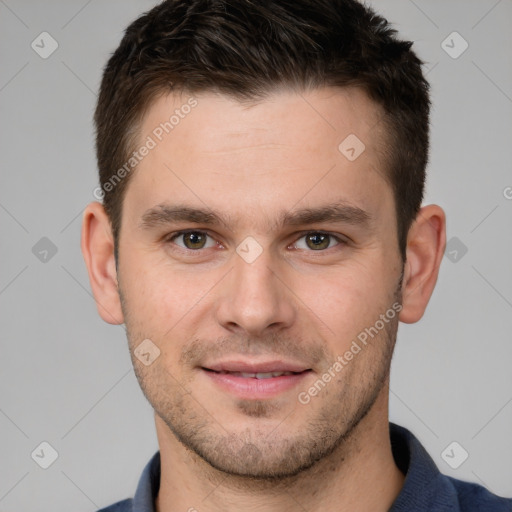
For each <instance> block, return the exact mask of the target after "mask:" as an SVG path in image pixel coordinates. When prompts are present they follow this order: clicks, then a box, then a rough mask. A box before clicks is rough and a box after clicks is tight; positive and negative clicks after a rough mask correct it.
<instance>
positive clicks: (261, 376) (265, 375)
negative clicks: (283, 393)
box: [221, 372, 293, 379]
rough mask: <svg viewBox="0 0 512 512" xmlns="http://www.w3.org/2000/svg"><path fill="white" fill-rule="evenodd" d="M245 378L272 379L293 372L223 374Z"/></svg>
mask: <svg viewBox="0 0 512 512" xmlns="http://www.w3.org/2000/svg"><path fill="white" fill-rule="evenodd" d="M221 373H229V374H231V375H236V376H237V377H238V376H239V377H243V378H244V379H271V378H272V377H281V376H282V375H293V372H266V373H263V372H260V373H246V372H221Z"/></svg>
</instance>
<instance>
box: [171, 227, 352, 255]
mask: <svg viewBox="0 0 512 512" xmlns="http://www.w3.org/2000/svg"><path fill="white" fill-rule="evenodd" d="M189 233H199V234H201V235H206V236H208V237H210V238H212V239H214V238H213V236H211V235H210V234H209V233H208V232H207V231H201V230H198V229H187V230H183V231H176V232H174V233H171V234H169V235H168V236H166V237H165V239H164V242H165V243H166V244H171V243H173V242H174V240H175V239H176V238H179V237H180V236H184V235H187V234H189ZM312 234H314V235H325V236H329V237H330V238H332V239H334V240H335V241H336V242H338V243H337V244H336V245H335V246H334V247H328V248H327V249H319V250H318V251H315V250H312V249H311V250H309V251H307V252H311V253H315V252H327V251H328V250H329V249H334V248H335V247H338V246H343V245H346V244H347V240H344V239H343V238H341V237H339V236H336V235H334V234H333V233H329V232H327V231H314V230H310V231H302V232H301V233H299V235H300V236H299V237H298V238H297V239H296V241H295V242H294V244H296V243H297V241H299V240H300V239H301V238H304V237H305V236H306V235H312ZM177 247H178V249H179V250H182V251H185V252H188V253H198V254H199V253H201V252H202V251H203V250H206V249H211V247H206V248H201V249H188V248H187V247H181V246H177ZM297 250H304V249H297Z"/></svg>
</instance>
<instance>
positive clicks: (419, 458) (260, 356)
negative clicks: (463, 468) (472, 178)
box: [82, 0, 512, 512]
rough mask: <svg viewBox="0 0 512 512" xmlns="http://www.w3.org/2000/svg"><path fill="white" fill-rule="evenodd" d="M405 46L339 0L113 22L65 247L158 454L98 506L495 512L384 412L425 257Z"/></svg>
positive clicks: (416, 308)
mask: <svg viewBox="0 0 512 512" xmlns="http://www.w3.org/2000/svg"><path fill="white" fill-rule="evenodd" d="M410 47H411V43H409V42H405V41H400V40H399V39H398V38H397V37H396V34H395V32H394V31H393V30H392V29H391V28H390V27H389V25H388V24H387V22H386V21H385V20H384V19H383V18H381V17H379V16H377V15H376V14H375V13H374V12H372V11H371V10H370V9H369V8H367V7H364V6H363V5H362V4H360V3H358V2H356V1H355V0H330V1H329V0H324V1H314V2H313V1H307V0H299V1H286V0H280V1H275V2H251V1H250V0H240V1H232V2H231V1H222V0H217V1H212V0H210V1H206V0H198V1H194V2H187V1H185V0H183V1H180V0H174V1H167V2H163V3H162V4H160V5H158V6H157V7H155V8H154V9H152V10H151V11H149V12H148V13H146V14H145V15H143V16H142V17H141V18H139V19H138V20H136V21H135V22H134V23H132V25H130V26H129V27H128V29H127V31H126V33H125V36H124V38H123V40H122V42H121V44H120V46H119V48H118V49H117V50H116V52H115V53H114V54H113V56H112V57H111V59H110V60H109V62H108V64H107V66H106V68H105V72H104V76H103V81H102V84H101V91H100V96H99V100H98V105H97V109H96V113H95V122H96V127H97V156H98V165H99V172H100V184H101V187H100V188H99V189H98V196H104V197H103V204H100V203H92V204H90V205H89V206H88V207H87V209H86V211H85V214H84V219H83V234H82V250H83V253H84V257H85V261H86V264H87V268H88V271H89V276H90V282H91V286H92V290H93V292H94V295H95V298H96V301H97V305H98V311H99V313H100V315H101V316H102V318H103V319H104V320H105V321H107V322H109V323H112V324H120V323H124V324H125V326H126V330H127V335H128V342H129V348H130V354H131V357H132V362H133V365H134V369H135V373H136V375H137V378H138V380H139V383H140V385H141V388H142V390H143V392H144V394H145V396H146V397H147V399H148V400H149V402H150V403H151V405H152V406H153V408H154V410H155V423H156V430H157V437H158V442H159V447H160V450H159V452H157V453H156V454H155V455H154V456H153V458H152V459H151V461H150V462H149V463H148V465H147V466H146V468H145V469H144V472H143V474H142V477H141V480H140V483H139V485H138V488H137V490H136V493H135V497H134V499H133V500H132V499H127V500H124V501H122V502H119V503H117V504H116V505H112V506H111V507H107V508H105V509H103V510H104V511H114V510H115V511H137V512H142V511H157V512H175V511H187V510H188V511H195V510H198V511H200V512H203V511H205V512H209V511H239V510H261V511H288V510H289V511H292V510H294V511H295V510H305V511H308V512H316V511H319V510H325V509H329V510H339V511H350V512H358V511H375V512H380V511H382V512H384V511H388V510H391V511H393V512H397V511H448V510H450V511H470V510H482V511H483V510H485V511H490V512H494V511H510V510H512V500H510V499H505V498H500V497H498V496H495V495H493V494H491V493H490V492H489V491H487V490H486V489H484V488H483V487H481V486H478V485H476V484H471V483H467V482H462V481H459V480H455V479H452V478H449V477H447V476H444V475H441V473H439V471H438V469H437V468H436V466H435V464H434V462H433V461H432V459H431V458H430V457H429V455H428V454H427V453H426V452H425V450H424V448H423V447H422V446H421V444H420V443H419V442H418V440H417V439H416V438H415V437H414V436H413V434H412V433H411V432H409V431H408V430H406V429H404V428H402V427H399V426H398V425H394V424H392V423H390V422H389V418H388V395H389V387H388V386H389V371H390V362H391V357H392V353H393V349H394V345H395V340H396V334H397V329H398V322H399V321H402V322H405V323H413V322H417V321H418V320H419V319H420V318H421V317H422V315H423V313H424V311H425V308H426V306H427V303H428V301H429V299H430V296H431V294H432V291H433V289H434V286H435V283H436V280H437V276H438V270H439V266H440V262H441V259H442V255H443V252H444V248H445V216H444V212H443V210H442V209H441V208H440V207H439V206H436V205H428V206H423V207H421V202H422V198H423V189H424V182H425V167H426V163H427V159H428V120H429V96H428V83H427V82H426V80H425V78H424V76H423V75H422V71H421V61H420V60H419V59H418V58H417V56H416V55H415V54H414V53H413V52H412V51H411V49H410Z"/></svg>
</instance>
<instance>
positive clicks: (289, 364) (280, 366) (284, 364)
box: [203, 360, 310, 378]
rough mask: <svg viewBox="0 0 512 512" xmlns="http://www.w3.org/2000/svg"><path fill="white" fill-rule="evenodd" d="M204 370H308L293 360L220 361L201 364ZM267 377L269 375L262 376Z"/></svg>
mask: <svg viewBox="0 0 512 512" xmlns="http://www.w3.org/2000/svg"><path fill="white" fill-rule="evenodd" d="M203 368H204V369H205V370H211V371H214V372H218V373H244V374H255V375H257V374H272V373H280V374H282V373H302V372H304V371H307V370H309V369H310V368H308V367H307V366H306V365H304V364H301V363H297V362H293V361H278V360H274V361H262V362H258V363H257V362H253V361H220V362H216V363H212V364H206V365H204V366H203ZM262 378H269V377H262Z"/></svg>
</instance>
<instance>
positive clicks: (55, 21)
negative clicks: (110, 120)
mask: <svg viewBox="0 0 512 512" xmlns="http://www.w3.org/2000/svg"><path fill="white" fill-rule="evenodd" d="M373 4H374V6H375V7H376V8H377V9H378V10H379V11H380V12H382V13H383V14H384V15H385V16H386V17H388V19H389V20H390V21H393V22H394V24H395V26H396V27H397V28H398V29H399V31H400V33H401V35H402V36H403V37H405V38H407V39H411V40H413V41H415V48H416V50H417V51H418V53H419V55H420V57H421V58H423V59H424V60H426V61H427V65H426V69H427V70H428V78H429V80H430V81H431V84H432V99H433V103H434V108H433V113H432V156H431V162H430V165H429V173H430V174H429V180H428V187H427V197H426V201H425V204H427V203H430V202H435V203H438V204H440V205H441V206H443V207H444V209H445V211H446V213H447V216H448V239H452V238H453V237H455V238H454V239H453V240H451V242H450V244H451V245H449V251H450V252H451V254H447V255H446V257H445V258H444V259H443V264H442V267H441V273H440V278H439V281H438V284H437V288H436V290H435V292H434V295H433V297H432V300H431V303H430V306H429V308H428V310H427V312H426V314H425V316H424V318H423V319H422V320H421V321H420V322H419V323H418V324H414V325H401V326H400V328H399V337H398V340H399V341H398V347H397V350H396V353H395V357H394V360H393V367H392V381H391V389H392V392H391V402H390V409H391V410H390V414H391V419H392V421H395V422H397V423H400V424H402V425H404V426H406V427H408V428H410V429H411V430H412V431H413V432H414V433H415V434H416V435H417V437H418V438H419V439H420V440H421V441H422V442H423V443H424V445H425V446H426V448H427V449H428V451H429V453H430V454H431V455H432V457H433V458H434V460H435V462H436V463H437V464H438V466H439V467H440V469H441V470H442V471H443V472H445V473H447V474H449V475H453V476H456V477H458V478H462V479H466V480H471V481H475V482H480V483H482V484H483V485H485V486H486V487H488V488H489V489H490V490H492V491H493V492H495V493H497V494H501V495H505V496H512V476H511V475H512V436H511V433H512V429H511V427H512V376H511V375H512V372H511V364H510V361H511V359H512V343H511V339H510V338H511V334H510V333H511V332H512V314H511V313H512V272H511V271H510V264H511V262H512V236H511V234H512V215H511V213H512V199H510V198H511V197H512V188H507V187H512V173H511V172H510V170H511V163H512V155H511V141H512V116H511V113H512V66H511V54H512V52H511V49H512V31H511V30H510V26H511V21H512V2H511V0H500V1H497V0H479V1H475V0H473V1H467V0H464V1H454V0H452V1H441V0H435V1H432V0H431V1H426V0H423V1H422V0H415V1H414V2H413V1H408V0H386V1H378V2H377V1H375V2H373ZM152 5H154V3H153V2H150V1H143V0H138V1H135V0H131V1H126V0H109V1H103V2H100V1H98V0H92V1H91V0H89V1H85V0H73V1H67V2H64V1H35V0H31V1H28V0H27V1H14V0H0V38H1V45H0V63H1V74H0V109H1V120H2V122H1V123H0V130H1V133H0V141H1V142H0V143H1V165H2V187H1V189H0V222H1V229H2V244H1V249H0V250H1V254H0V258H1V260H0V261H1V262H2V264H1V266H0V308H1V309H0V310H1V312H2V315H1V333H2V334H1V353H0V354H1V356H0V357H1V358H0V365H1V372H0V433H1V437H0V511H2V512H12V511H16V512H28V511H30V512H39V511H41V512H42V511H45V512H47V511H49V510H52V511H55V512H64V511H66V512H68V511H69V510H74V511H84V512H89V511H95V510H96V509H97V508H99V507H101V506H105V505H107V504H110V503H112V502H114V501H117V500H120V499H122V498H126V497H129V496H133V493H134V491H135V487H136V484H137V481H138V479H139V476H140V473H141V471H142V469H143V467H144V465H145V464H146V463H147V461H148V460H149V458H150V456H151V455H152V454H153V453H154V452H155V451H156V450H157V449H158V446H157V442H156V435H155V431H154V423H153V416H152V409H151V407H150V406H149V404H148V403H147V402H146V400H145V398H144V396H143V395H142V392H141V391H140V389H139V386H138V383H137V381H136V378H135V376H134V373H133V370H132V366H131V361H130V357H129V354H128V351H127V343H126V339H125V332H124V329H123V327H122V326H110V325H107V324H105V323H103V322H102V320H101V319H100V318H99V316H98V315H97V313H96V307H95V304H94V301H93V299H92V296H91V293H90V288H89V283H88V277H87V274H86V269H85V265H84V263H83V259H82V256H81V253H80V247H79V240H80V223H81V217H82V212H83V209H84V207H85V205H86V204H87V203H88V202H90V201H92V200H94V198H93V196H92V191H93V189H94V188H95V187H96V185H97V182H96V165H95V157H94V149H93V128H92V114H93V109H94V105H95V100H96V91H97V89H98V85H99V81H100V77H101V71H102V68H103V66H104V64H105V62H106V60H107V58H108V56H109V54H110V52H111V51H113V50H114V48H115V47H116V46H117V44H118V43H119V41H120V38H121V35H122V31H123V29H124V28H125V26H126V25H127V24H128V23H129V22H130V21H131V20H132V19H134V18H135V17H137V16H138V15H139V14H141V13H142V12H143V11H145V10H147V9H149V8H150V7H151V6H152ZM43 31H46V32H48V33H50V34H51V36H52V37H53V38H54V39H55V40H56V41H57V42H58V45H59V46H58V49H57V50H56V51H55V52H54V53H53V54H52V55H51V56H49V57H48V58H46V59H43V58H41V57H40V56H39V55H38V54H37V53H36V52H35V51H34V50H33V49H32V48H31V43H32V41H34V40H35V41H36V43H37V42H38V41H39V44H40V46H41V43H40V39H41V38H40V37H38V36H39V34H41V32H43ZM453 31H457V32H458V33H459V34H460V35H461V36H462V37H463V38H464V40H466V41H467V43H468V44H469V47H468V48H467V50H466V51H465V52H464V53H462V54H461V55H460V56H458V58H453V57H451V56H450V55H449V54H448V53H447V52H446V51H445V49H443V47H442V42H443V41H444V40H445V39H446V38H447V36H449V35H450V34H451V33H452V32H453ZM462 44H463V41H462V40H461V39H460V38H457V36H455V39H454V38H453V36H452V37H451V38H448V40H447V42H446V43H444V48H446V49H447V50H448V51H450V52H451V53H452V54H453V53H454V52H455V53H457V52H459V51H460V50H461V49H462V47H463V46H462ZM447 46H448V47H447ZM49 47H50V46H49V41H48V40H46V43H45V49H46V50H48V48H49ZM450 47H452V48H450ZM42 237H47V238H48V239H49V240H51V242H52V243H53V244H54V246H55V248H56V249H57V252H56V254H54V255H53V254H52V251H51V247H49V245H48V241H45V240H43V241H42V242H39V241H40V239H41V238H42ZM38 242H39V245H36V244H37V243H38ZM34 246H36V248H35V249H33V247H34ZM464 247H466V248H467V253H465V254H464V253H463V252H464ZM45 250H47V251H48V252H47V253H45V252H44V251H45ZM454 251H455V252H454ZM34 253H35V254H34ZM43 441H46V442H48V443H50V445H51V446H52V447H53V448H54V449H55V450H56V451H57V452H58V458H57V460H56V461H55V462H54V463H53V464H52V465H51V466H50V467H49V468H48V469H42V468H41V467H40V466H39V465H38V464H36V462H35V461H34V460H33V459H32V458H31V453H32V452H33V451H34V450H35V449H36V448H37V447H38V446H39V445H40V443H41V442H43ZM453 441H456V442H457V443H459V445H460V446H461V447H463V449H465V450H466V451H467V452H468V453H469V457H468V458H467V460H466V461H465V462H464V463H463V464H461V465H460V466H459V467H458V469H451V468H450V467H449V465H448V464H447V462H446V458H445V459H443V457H442V455H441V454H442V453H443V451H444V450H445V448H446V447H447V446H448V445H450V443H452V442H453ZM48 453H49V452H48V451H46V454H48ZM449 453H450V454H451V455H452V457H451V461H452V463H453V461H454V460H455V461H457V459H458V458H460V457H461V453H463V452H462V451H461V448H459V447H458V446H456V448H455V449H454V451H453V452H450V451H449ZM45 456H47V455H45Z"/></svg>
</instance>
